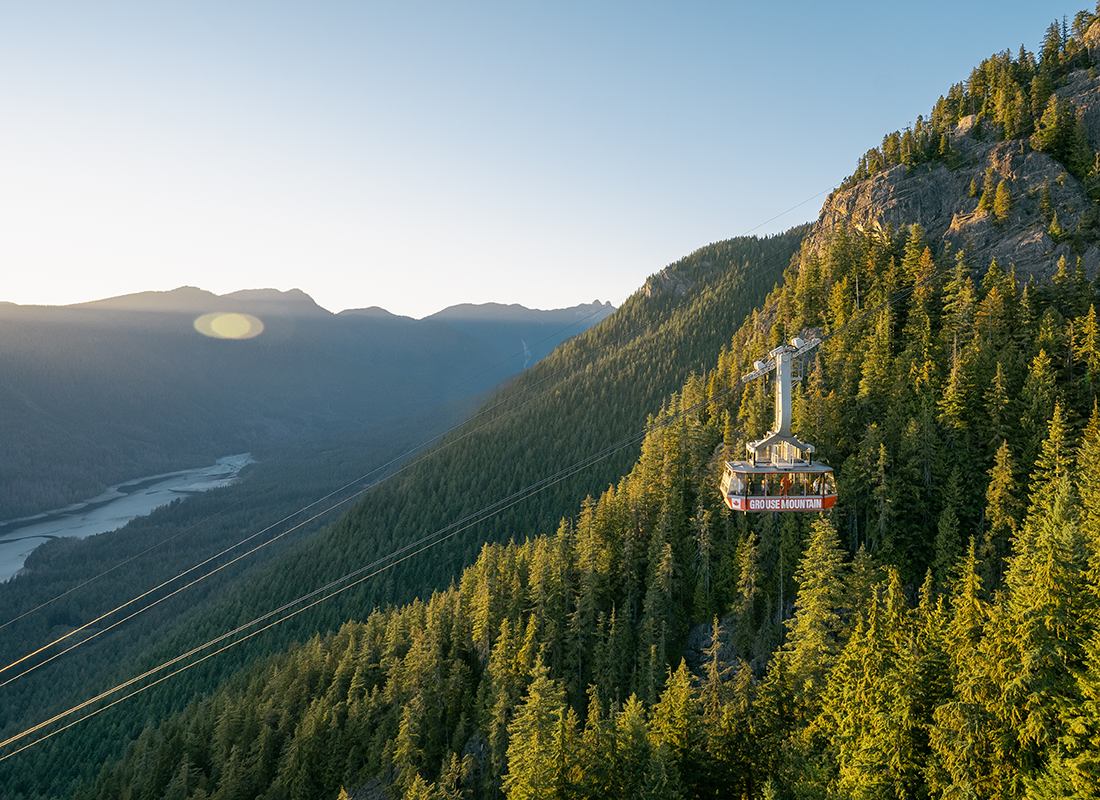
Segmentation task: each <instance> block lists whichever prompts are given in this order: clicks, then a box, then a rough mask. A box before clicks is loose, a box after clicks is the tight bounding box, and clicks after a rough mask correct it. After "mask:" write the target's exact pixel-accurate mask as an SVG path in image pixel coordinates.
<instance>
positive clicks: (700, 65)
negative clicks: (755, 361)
mask: <svg viewBox="0 0 1100 800" xmlns="http://www.w3.org/2000/svg"><path fill="white" fill-rule="evenodd" d="M1082 8H1089V9H1090V10H1091V9H1092V6H1091V5H1089V4H1088V3H1085V4H1084V5H1079V6H1078V5H1070V6H1063V5H1057V4H1052V3H1049V2H1035V1H1034V0H1033V1H1032V2H1027V3H1023V2H1005V0H998V2H993V0H966V2H958V0H952V2H943V1H941V0H924V2H919V3H917V2H907V3H890V2H874V3H872V2H849V3H839V4H837V3H823V2H820V0H818V1H817V2H772V3H764V2H757V3H752V4H749V3H745V2H738V1H736V0H731V1H730V2H724V3H717V2H715V3H706V2H686V1H685V2H676V3H673V2H664V3H655V2H639V1H638V0H632V2H599V0H587V2H568V1H567V0H555V1H554V2H543V3H534V2H519V1H517V2H507V3H505V2H501V3H489V2H476V0H475V2H458V1H457V0H454V1H452V2H417V1H416V0H401V2H394V1H393V0H387V2H357V3H351V2H348V3H337V2H323V1H317V0H315V1H314V2H309V3H305V2H300V3H288V2H276V1H275V0H267V1H266V2H255V3H246V2H231V1H230V0H222V1H221V2H196V1H191V2H182V0H180V1H179V2H167V1H165V0H157V1H155V2H154V1H153V0H143V1H142V2H135V3H112V2H96V3H88V2H80V3H76V2H73V3H57V2H49V0H42V1H41V2H37V1H36V2H4V1H3V0H0V109H2V111H0V115H2V116H0V119H2V123H0V152H2V156H0V300H7V301H11V302H16V303H24V304H26V303H36V304H68V303H74V302H81V301H86V300H93V299H99V298H103V297H111V296H116V295H120V294H127V293H130V292H137V291H144V290H149V289H160V290H164V289H172V288H175V287H177V286H182V285H192V286H199V287H202V288H204V289H208V290H210V291H213V292H216V293H218V294H224V293H227V292H232V291H235V290H238V289H248V288H265V287H273V288H277V289H283V290H285V289H290V288H300V289H302V290H303V291H305V292H307V293H308V294H310V295H311V296H312V297H313V298H314V299H315V300H316V301H317V302H318V303H320V304H321V305H322V306H324V307H325V308H328V309H330V310H332V311H340V310H342V309H345V308H359V307H365V306H373V305H377V306H382V307H383V308H386V309H389V310H390V311H392V312H394V313H399V314H406V315H409V316H413V317H421V316H425V315H427V314H431V313H433V312H435V311H438V310H440V309H442V308H444V307H446V306H448V305H453V304H455V303H460V302H475V303H481V302H490V301H492V302H503V303H521V304H523V305H526V306H530V307H536V308H556V307H562V306H569V305H574V304H576V303H579V302H587V301H590V300H593V299H600V300H610V301H612V302H613V303H615V304H616V305H617V304H618V303H619V302H621V301H622V300H623V299H624V298H625V297H626V296H627V295H629V294H630V293H631V292H632V291H633V290H635V289H636V288H638V287H639V286H640V285H641V284H642V283H643V282H644V280H645V278H646V277H647V276H648V275H650V274H651V273H653V272H656V271H658V270H660V269H661V268H662V267H664V266H666V265H667V264H669V263H671V262H672V261H675V260H676V259H678V258H680V257H681V256H683V255H686V254H688V253H690V252H691V251H692V250H695V249H696V248H698V247H701V246H703V245H706V244H708V243H710V242H714V241H719V240H722V239H728V238H730V237H733V236H739V235H742V234H746V233H750V232H751V233H755V234H761V235H762V234H767V233H775V232H778V231H782V230H786V229H787V228H789V227H791V226H793V225H796V224H798V223H801V222H804V221H806V220H809V219H812V218H816V216H817V212H818V210H819V209H820V207H821V204H822V202H823V201H824V197H825V194H826V193H827V192H828V191H829V190H830V189H832V188H834V187H835V186H836V185H837V184H839V183H840V181H841V180H843V178H844V177H845V176H847V175H848V174H850V173H851V172H852V171H853V170H854V168H855V165H856V160H857V158H858V157H859V156H860V155H861V154H862V153H863V152H864V151H865V150H867V149H868V148H869V147H872V146H874V145H877V144H878V143H879V142H880V141H881V139H882V135H883V134H884V133H887V132H889V131H893V130H896V129H903V128H904V127H905V126H906V125H907V124H910V123H911V122H913V121H914V120H915V119H916V117H917V115H918V114H925V115H927V114H928V112H929V111H930V110H931V108H932V105H933V103H934V102H935V101H936V98H937V97H939V95H941V94H944V93H946V91H947V89H948V87H949V86H950V85H951V84H952V83H955V82H958V81H961V80H965V79H966V78H967V77H968V76H969V74H970V70H971V68H972V67H974V66H976V65H977V64H978V63H979V62H980V61H981V60H982V59H983V58H985V57H987V56H989V55H991V54H992V53H993V52H995V51H1003V50H1004V49H1005V48H1009V49H1011V50H1012V52H1013V53H1016V52H1017V51H1018V50H1019V47H1020V45H1021V44H1024V45H1025V46H1026V47H1027V48H1028V49H1029V50H1031V51H1033V52H1034V51H1036V50H1038V48H1039V43H1040V41H1041V38H1042V36H1043V33H1044V32H1045V30H1046V28H1047V26H1048V25H1049V24H1050V22H1052V21H1053V20H1054V19H1056V18H1057V19H1059V20H1060V19H1061V17H1062V16H1063V15H1066V16H1067V17H1068V19H1069V21H1070V22H1071V23H1072V19H1073V16H1074V14H1076V12H1077V11H1079V10H1081V9H1082ZM792 207H795V208H794V210H790V209H792ZM785 212H786V213H785Z"/></svg>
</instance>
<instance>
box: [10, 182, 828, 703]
mask: <svg viewBox="0 0 1100 800" xmlns="http://www.w3.org/2000/svg"><path fill="white" fill-rule="evenodd" d="M820 194H821V193H819V195H820ZM819 195H815V197H816V196H819ZM812 199H814V198H813V197H811V198H808V199H807V200H805V201H803V202H802V203H799V204H798V205H796V206H794V207H792V208H797V207H799V206H801V205H803V204H805V203H806V202H809V201H810V200H812ZM788 211H789V210H788ZM783 213H784V214H785V213H788V212H783ZM782 215H783V214H780V215H778V216H782ZM778 216H777V217H773V218H772V219H777V218H778ZM768 221H770V220H768ZM763 224H767V222H764V223H761V225H763ZM756 227H760V226H759V225H758V226H756ZM754 230H755V229H754ZM799 247H801V241H800V242H799ZM795 252H797V250H795V251H793V252H792V253H791V255H790V256H787V259H788V260H790V258H792V257H793V255H794V253H795ZM776 257H777V256H773V257H772V258H770V259H764V260H763V261H762V262H757V263H756V264H755V265H753V266H755V269H754V270H753V271H754V272H755V271H759V270H761V269H763V268H764V266H766V265H767V264H769V263H770V262H771V261H773V260H774V259H775V258H776ZM746 267H748V265H746ZM720 288H721V284H718V285H715V286H711V287H708V288H707V289H706V290H705V291H704V292H703V293H700V295H699V297H697V298H696V299H697V300H698V299H700V298H702V297H705V296H706V294H708V293H713V292H717V291H718V290H719V289H720ZM678 307H679V306H677V307H674V308H670V309H667V310H666V311H664V312H660V313H659V314H658V316H657V318H656V319H655V320H651V321H649V322H646V323H645V324H643V325H639V326H638V327H636V328H634V329H632V330H631V331H628V332H626V333H624V334H623V335H622V336H620V337H618V338H617V339H614V340H611V341H609V342H608V343H606V344H604V345H602V346H601V347H599V348H596V349H595V350H593V351H590V352H589V353H588V354H586V355H585V356H583V357H581V358H578V359H576V360H574V361H572V362H570V363H569V364H567V365H565V366H564V367H562V368H561V369H559V370H558V371H557V372H554V373H551V375H549V376H547V377H545V378H543V379H542V380H540V381H538V382H536V383H534V384H531V385H530V386H527V387H524V388H523V389H521V390H520V392H519V393H517V394H516V395H511V396H509V397H508V398H505V399H504V400H502V401H501V402H500V403H497V404H495V405H493V406H490V407H489V408H487V409H483V410H482V411H480V412H479V413H478V414H476V415H474V416H473V417H470V418H468V419H467V420H464V421H463V422H461V423H459V424H457V425H455V426H452V427H451V428H449V429H448V430H446V431H444V432H443V433H441V434H439V435H437V436H435V437H433V438H431V439H429V440H427V441H426V442H425V443H424V444H422V445H420V446H418V447H417V448H413V449H411V450H409V451H407V452H406V453H404V454H402V455H401V456H398V457H396V458H394V459H391V460H390V461H389V462H387V463H386V464H383V465H381V466H379V467H376V468H375V469H373V470H371V471H370V472H368V473H366V474H365V475H363V476H361V477H359V478H357V479H356V480H354V481H351V482H349V483H347V484H345V485H344V486H343V487H341V488H340V489H337V490H335V491H334V492H331V493H330V494H328V495H326V496H325V497H323V498H320V499H319V500H316V501H314V502H313V503H310V504H309V505H307V506H305V507H304V508H303V509H299V510H298V511H296V512H294V513H293V514H290V515H288V516H287V517H285V518H284V519H283V520H280V521H279V522H277V523H274V524H273V525H271V526H268V527H267V528H265V529H263V530H261V531H259V532H257V533H256V534H253V535H251V536H249V537H246V538H245V539H243V540H241V541H240V542H238V543H236V544H234V545H232V546H230V547H229V548H226V549H224V550H222V551H221V552H220V553H218V554H216V555H214V556H211V557H210V558H208V559H206V560H205V561H203V562H200V564H198V565H196V566H194V567H191V568H189V569H188V570H185V571H184V572H182V573H179V574H178V575H176V576H174V577H173V578H170V579H168V580H167V581H164V582H162V583H161V584H159V585H158V586H156V587H154V588H153V589H150V590H148V591H146V592H144V593H142V594H141V595H139V596H138V597H136V598H133V599H131V600H129V601H127V602H126V603H123V604H121V605H119V606H117V607H116V608H114V609H112V610H110V611H108V612H106V613H104V614H101V615H100V616H99V617H97V618H95V619H93V620H92V621H90V622H88V623H86V624H85V625H83V626H81V627H79V628H77V629H76V630H74V631H71V632H69V633H68V634H65V635H63V636H61V637H59V638H58V639H56V640H54V641H53V642H50V643H49V644H46V645H43V646H42V647H40V648H38V649H37V650H35V651H33V652H32V653H29V654H27V655H25V656H23V657H22V658H19V659H17V660H16V661H14V662H12V663H10V664H8V665H6V666H4V667H2V668H0V673H3V672H6V671H8V670H10V669H12V668H13V667H15V666H18V665H19V664H21V663H23V662H25V661H27V660H28V659H30V658H33V657H34V656H35V655H38V654H40V653H42V652H43V651H45V650H48V649H49V648H51V647H53V646H55V645H57V644H60V643H61V642H63V641H65V640H67V639H68V638H70V637H71V636H73V635H75V634H77V633H79V632H81V631H83V630H86V629H87V628H88V627H90V626H91V625H94V624H95V623H97V622H100V621H102V620H103V619H105V618H106V617H109V616H111V615H112V614H114V613H116V612H118V611H120V610H123V609H124V608H126V607H128V606H130V605H132V604H133V603H135V602H137V601H138V600H140V599H142V598H143V597H147V596H148V595H150V594H152V593H153V592H156V591H157V590H159V589H161V588H164V587H165V586H166V585H168V584H170V583H172V582H173V581H175V580H178V579H179V578H181V577H184V576H186V575H187V574H189V573H191V572H193V571H195V570H196V569H198V568H199V567H202V566H204V565H206V564H209V563H210V562H211V561H213V560H215V559H217V558H220V557H221V556H223V555H225V554H227V553H228V552H230V551H231V550H233V549H236V548H237V547H239V546H240V545H242V544H244V543H246V542H248V541H251V540H252V539H254V538H255V537H256V536H259V535H260V534H261V533H264V532H267V531H269V530H271V529H272V528H274V527H276V526H277V525H281V524H282V523H283V522H286V521H288V520H289V519H291V518H293V517H294V516H297V514H299V513H302V511H305V510H307V509H309V508H310V507H312V506H314V505H316V504H317V503H319V502H322V501H323V500H325V499H328V498H331V497H332V496H334V495H335V494H338V493H339V492H341V491H344V490H345V489H347V488H349V487H351V486H353V485H355V484H357V483H359V482H361V481H362V480H365V479H366V478H367V477H369V476H370V475H372V474H374V473H376V472H378V471H380V470H382V469H385V468H387V467H389V466H392V465H393V464H394V463H396V462H398V461H400V460H401V459H403V458H406V457H407V456H409V455H411V454H413V453H415V452H417V451H419V450H422V449H423V448H424V447H427V446H428V445H430V444H431V443H432V442H435V441H438V440H439V439H441V438H443V437H444V436H447V435H448V434H450V433H452V432H453V431H455V430H457V429H458V428H460V427H462V426H463V425H467V424H468V423H469V422H470V421H471V420H474V419H477V418H479V417H481V416H484V415H485V414H487V413H489V412H491V411H493V410H495V409H496V408H498V407H500V406H501V405H504V404H505V403H507V402H508V401H509V400H511V399H513V398H514V397H518V396H519V395H521V394H523V393H525V392H527V391H529V390H531V389H533V388H535V387H537V386H539V385H541V384H542V383H545V382H546V381H548V380H550V379H552V378H553V377H556V376H557V375H560V374H561V373H562V372H565V371H567V370H569V369H571V368H572V367H573V366H576V365H578V364H580V363H582V362H584V361H586V360H588V359H589V358H591V357H594V356H595V355H597V354H599V353H600V352H602V351H603V350H605V349H607V348H609V347H611V346H612V345H614V344H618V343H619V342H621V341H623V340H624V339H628V338H633V337H634V336H635V334H638V333H640V332H642V331H644V330H646V329H647V328H650V327H651V326H654V325H656V326H658V327H659V326H660V325H662V324H663V323H664V322H665V321H666V319H667V318H668V317H670V316H671V315H672V313H673V312H674V311H675V310H676V308H678ZM593 313H596V312H593ZM567 327H568V326H567ZM563 330H564V329H563ZM548 338H549V337H548ZM502 363H503V362H502ZM544 394H545V393H542V394H539V395H536V396H534V397H530V398H528V399H527V400H525V401H524V402H523V403H520V404H518V405H516V406H515V407H513V408H511V409H509V410H508V411H506V412H505V414H510V413H512V412H513V411H516V410H518V409H519V408H522V407H523V406H524V405H526V404H527V403H528V402H531V401H532V400H535V399H538V398H540V397H542V396H543V395H544ZM500 418H501V417H496V418H494V419H493V420H489V421H488V422H486V423H484V424H483V425H481V426H478V427H477V428H474V429H473V430H471V431H468V432H466V433H464V434H463V435H462V436H460V437H457V438H456V439H454V440H451V441H450V442H448V443H447V444H445V445H444V447H449V446H450V445H451V444H454V443H457V442H458V441H461V440H462V439H464V438H466V437H467V436H469V435H472V434H473V433H476V432H477V431H479V430H481V428H483V427H485V425H488V424H491V423H492V422H494V421H496V419H500ZM436 452H438V450H433V451H432V452H431V453H429V454H426V455H425V456H424V458H422V459H417V460H415V461H412V462H409V463H408V464H405V465H403V466H402V467H401V468H400V469H398V470H396V471H395V472H393V473H390V474H389V475H387V476H385V477H384V478H382V479H381V480H380V481H377V482H375V483H374V484H371V485H370V486H367V487H364V488H363V489H361V490H359V491H358V492H356V493H354V494H352V495H351V496H349V497H348V498H345V499H344V500H343V501H341V502H340V503H337V504H334V505H333V506H330V507H329V508H328V509H326V510H325V511H323V512H321V513H320V514H318V515H316V516H314V517H311V518H310V519H309V520H306V521H305V522H302V523H299V524H298V525H296V526H294V527H292V528H290V529H289V530H287V531H284V532H283V533H281V534H278V535H277V536H275V537H272V539H270V540H268V541H267V542H264V543H263V544H261V545H259V546H257V547H255V548H253V549H252V550H249V551H248V552H246V553H244V554H241V555H239V556H237V557H236V558H234V559H232V560H231V561H229V562H227V563H226V564H223V565H221V566H219V567H217V568H215V569H213V570H211V571H210V572H209V573H206V574H204V575H202V576H200V577H199V578H197V579H195V580H194V581H191V582H190V583H188V584H186V585H184V586H183V587H180V588H178V589H176V590H175V591H173V592H171V593H170V594H168V595H166V596H164V597H162V598H160V599H158V600H156V601H154V602H152V603H150V604H149V605H147V606H144V607H143V608H141V609H139V610H138V611H135V612H134V613H132V614H130V615H128V616H127V617H125V618H123V619H121V620H118V621H116V622H115V623H113V624H111V625H110V626H108V627H106V628H104V629H103V630H101V631H99V632H97V633H96V634H94V635H93V636H90V637H87V638H86V639H82V640H80V641H79V642H77V643H75V644H73V645H72V646H70V647H68V648H66V649H64V650H62V651H61V652H59V653H56V654H54V655H53V656H51V657H50V658H48V659H45V660H43V661H42V662H39V663H38V664H36V665H35V666H33V667H31V668H29V669H27V670H25V671H24V672H22V673H20V674H19V675H16V676H14V677H12V678H9V679H8V680H6V681H4V682H3V683H0V687H3V686H6V685H8V684H9V683H11V682H12V681H14V680H16V679H18V678H19V677H22V676H24V675H26V674H27V673H29V672H31V671H33V670H34V669H36V668H37V667H38V666H42V665H44V664H46V663H49V662H50V661H53V660H54V659H56V658H58V657H59V656H61V655H64V654H65V653H68V652H70V651H71V650H73V649H75V648H76V647H78V646H80V645H81V644H83V643H85V642H87V641H91V640H92V639H94V638H96V637H97V636H99V635H100V634H101V633H106V632H107V631H109V630H112V629H113V628H115V627H117V626H118V625H120V624H121V623H122V622H125V621H127V620H129V619H131V618H133V617H134V616H137V615H138V614H140V613H142V612H143V611H145V610H148V609H149V608H152V607H153V606H155V605H157V604H159V603H160V602H161V601H163V600H166V599H169V598H170V597H172V596H174V595H176V594H178V593H179V592H181V591H183V590H184V589H187V588H189V587H190V586H193V585H194V584H196V583H198V582H200V581H202V580H204V579H205V578H207V577H209V576H211V575H213V574H215V573H217V572H220V571H221V570H222V569H224V568H225V567H228V566H230V565H232V564H234V563H236V562H237V561H240V560H241V559H243V558H245V557H247V556H248V555H251V554H252V553H254V552H256V551H258V550H260V549H262V548H263V547H265V546H266V545H267V544H270V543H272V542H274V541H276V540H278V539H280V538H282V537H283V536H285V535H286V534H288V533H290V532H292V531H294V530H297V529H298V528H300V527H301V526H302V525H305V524H307V523H308V522H311V521H313V520H314V519H316V518H317V517H319V516H322V515H323V514H325V513H327V512H328V511H331V510H333V509H334V508H336V507H338V506H339V505H342V504H344V503H346V502H348V501H350V500H351V499H354V498H355V497H358V496H359V495H361V494H363V493H364V492H366V491H369V489H371V488H373V487H374V486H376V485H378V483H380V482H381V481H382V480H386V479H388V478H390V477H393V476H394V475H397V474H400V473H401V472H403V471H404V470H405V469H407V468H409V467H411V466H415V465H416V464H419V463H420V462H421V461H423V460H424V459H425V458H429V457H431V456H432V455H434V453H436ZM181 533H182V532H181ZM176 535H177V536H178V535H180V534H176ZM171 538H175V537H171ZM169 540H170V539H169ZM169 540H165V541H169ZM157 546H159V543H158V545H154V546H153V547H152V548H149V550H151V549H154V548H155V547H157ZM144 552H148V550H147V551H144ZM143 554H144V553H142V554H138V555H139V556H140V555H143ZM137 557H138V556H133V557H131V559H127V561H126V562H123V563H127V562H128V561H130V560H133V558H137ZM116 566H120V565H116ZM113 569H114V568H111V569H110V570H107V571H105V572H104V573H101V575H102V574H106V572H110V571H111V570H113ZM97 577H99V576H97ZM92 580H95V578H92V579H89V581H86V582H85V583H84V584H81V586H83V585H86V584H87V583H90V582H91V581H92ZM76 588H79V587H76ZM74 590H75V589H70V590H68V591H67V592H65V593H64V594H68V593H69V592H71V591H74ZM64 594H63V595H59V597H60V596H64ZM54 599H57V598H54ZM50 602H53V601H52V600H51V601H47V602H46V603H43V604H41V605H40V606H39V608H41V607H44V606H45V605H48V604H49V603H50ZM34 610H37V609H32V610H31V611H29V612H25V613H24V614H23V615H20V617H18V618H17V619H19V618H22V617H23V616H26V615H27V614H29V613H33V611H34ZM12 621H14V620H11V621H9V622H8V623H5V625H8V624H11V622H12Z"/></svg>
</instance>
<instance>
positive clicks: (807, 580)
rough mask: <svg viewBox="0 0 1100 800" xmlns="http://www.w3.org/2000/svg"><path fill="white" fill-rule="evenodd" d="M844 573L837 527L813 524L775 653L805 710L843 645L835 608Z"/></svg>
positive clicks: (820, 521) (814, 699)
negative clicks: (782, 639) (785, 630)
mask: <svg viewBox="0 0 1100 800" xmlns="http://www.w3.org/2000/svg"><path fill="white" fill-rule="evenodd" d="M843 571H844V562H843V551H842V550H841V548H840V544H839V542H838V541H837V534H836V529H835V528H834V527H833V526H832V524H831V523H830V522H829V521H828V520H827V519H825V518H821V519H817V520H814V523H813V527H812V528H811V533H810V540H809V542H808V543H807V545H806V552H805V554H804V555H803V557H802V560H801V562H799V565H798V571H797V572H796V573H795V582H796V583H797V584H798V599H797V601H796V606H797V609H798V610H797V612H796V614H795V616H794V619H792V620H789V621H788V623H787V624H788V627H789V634H788V637H787V642H786V644H784V646H783V649H782V651H781V652H780V654H778V655H777V659H782V660H783V661H785V662H786V664H787V665H788V666H787V669H788V670H789V673H788V674H789V680H790V681H791V685H792V686H793V690H794V693H795V697H796V698H797V700H798V702H799V704H800V705H802V706H803V708H805V710H806V712H809V711H810V710H811V709H812V708H813V707H814V706H816V703H817V698H818V696H819V695H820V693H821V692H822V691H824V689H825V683H826V677H827V675H828V670H829V666H830V663H831V661H832V659H833V657H834V656H835V655H836V653H837V652H838V651H839V648H840V646H841V644H842V633H843V630H842V628H843V624H842V620H841V617H840V613H839V608H840V602H841V601H842V599H843V596H844V577H843ZM773 664H774V661H773Z"/></svg>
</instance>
